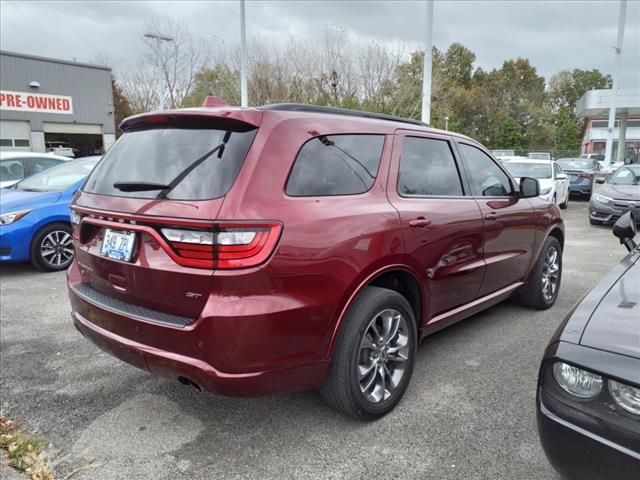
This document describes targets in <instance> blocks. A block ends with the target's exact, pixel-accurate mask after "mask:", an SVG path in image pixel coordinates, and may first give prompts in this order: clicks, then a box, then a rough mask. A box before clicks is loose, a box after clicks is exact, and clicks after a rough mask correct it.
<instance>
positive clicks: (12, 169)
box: [0, 158, 24, 182]
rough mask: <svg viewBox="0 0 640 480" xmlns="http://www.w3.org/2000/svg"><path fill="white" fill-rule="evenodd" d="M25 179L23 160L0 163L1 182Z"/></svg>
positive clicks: (17, 159)
mask: <svg viewBox="0 0 640 480" xmlns="http://www.w3.org/2000/svg"><path fill="white" fill-rule="evenodd" d="M23 178H24V166H23V165H22V159H21V158H12V159H11V160H2V162H0V182H10V181H14V180H22V179H23Z"/></svg>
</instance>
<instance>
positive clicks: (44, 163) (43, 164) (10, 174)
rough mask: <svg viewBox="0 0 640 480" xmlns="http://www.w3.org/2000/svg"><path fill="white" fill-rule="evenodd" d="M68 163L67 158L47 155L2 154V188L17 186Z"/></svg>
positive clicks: (0, 156) (0, 181)
mask: <svg viewBox="0 0 640 480" xmlns="http://www.w3.org/2000/svg"><path fill="white" fill-rule="evenodd" d="M67 161H69V158H67V157H62V156H58V155H52V154H47V153H32V152H0V188H5V187H10V186H11V185H15V184H16V183H18V182H19V181H20V180H24V179H25V178H28V177H30V176H31V175H34V174H36V173H40V172H42V171H43V170H46V169H47V168H51V167H53V166H55V165H59V164H61V163H62V162H67Z"/></svg>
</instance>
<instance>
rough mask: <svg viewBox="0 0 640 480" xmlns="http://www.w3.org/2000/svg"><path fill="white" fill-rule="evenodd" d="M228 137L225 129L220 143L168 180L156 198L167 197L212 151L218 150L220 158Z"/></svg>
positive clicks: (229, 132)
mask: <svg viewBox="0 0 640 480" xmlns="http://www.w3.org/2000/svg"><path fill="white" fill-rule="evenodd" d="M230 137H231V131H229V130H227V131H226V132H225V134H224V137H223V138H222V143H220V144H219V145H216V146H215V147H213V148H212V149H211V150H209V151H208V152H207V153H205V154H204V155H202V156H201V157H200V158H198V159H197V160H195V161H194V162H193V163H192V164H190V165H189V166H188V167H187V168H185V169H184V170H183V171H181V172H180V173H179V174H178V176H176V178H174V179H173V180H171V182H169V184H168V185H166V188H163V189H162V191H161V192H160V193H159V194H158V196H157V197H156V198H167V195H169V193H170V192H171V190H173V189H174V188H176V186H177V185H178V184H179V183H180V182H181V181H182V180H184V179H185V177H186V176H187V175H189V174H190V173H191V172H192V171H193V170H194V169H195V168H196V167H198V166H199V165H200V164H201V163H202V162H204V161H205V160H206V159H207V158H209V157H210V156H211V155H213V154H214V153H216V152H218V158H222V153H223V152H224V147H225V146H226V145H227V143H228V142H229V138H230Z"/></svg>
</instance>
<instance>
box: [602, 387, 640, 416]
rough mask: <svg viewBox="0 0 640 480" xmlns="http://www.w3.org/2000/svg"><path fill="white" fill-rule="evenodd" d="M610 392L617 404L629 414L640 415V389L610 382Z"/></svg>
mask: <svg viewBox="0 0 640 480" xmlns="http://www.w3.org/2000/svg"><path fill="white" fill-rule="evenodd" d="M609 392H611V396H612V397H613V399H614V400H615V401H616V403H617V404H618V405H620V406H621V407H622V408H624V409H625V410H626V411H627V412H630V413H635V414H636V415H640V388H635V387H632V386H631V385H626V384H624V383H620V382H616V381H615V380H609Z"/></svg>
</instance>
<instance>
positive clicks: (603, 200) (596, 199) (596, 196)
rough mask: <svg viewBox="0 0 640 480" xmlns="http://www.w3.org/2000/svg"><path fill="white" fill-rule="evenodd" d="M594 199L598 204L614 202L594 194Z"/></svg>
mask: <svg viewBox="0 0 640 480" xmlns="http://www.w3.org/2000/svg"><path fill="white" fill-rule="evenodd" d="M593 199H594V200H595V201H596V202H600V203H609V202H610V201H611V200H612V199H611V198H609V197H605V196H604V195H600V194H599V193H594V194H593Z"/></svg>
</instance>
